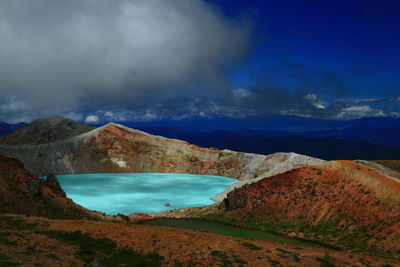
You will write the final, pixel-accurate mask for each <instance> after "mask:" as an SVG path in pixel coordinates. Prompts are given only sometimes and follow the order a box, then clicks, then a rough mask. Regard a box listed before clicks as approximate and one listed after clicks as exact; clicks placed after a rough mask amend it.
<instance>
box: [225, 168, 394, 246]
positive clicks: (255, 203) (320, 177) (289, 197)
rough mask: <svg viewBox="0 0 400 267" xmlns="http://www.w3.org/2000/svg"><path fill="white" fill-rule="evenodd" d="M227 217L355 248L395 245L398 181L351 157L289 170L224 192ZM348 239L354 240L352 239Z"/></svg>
mask: <svg viewBox="0 0 400 267" xmlns="http://www.w3.org/2000/svg"><path fill="white" fill-rule="evenodd" d="M220 210H221V211H222V214H223V215H224V216H225V217H226V218H231V219H232V220H235V221H242V222H245V224H246V223H247V224H249V225H256V226H260V227H262V225H263V224H266V223H267V224H269V226H270V227H275V229H277V230H280V231H283V232H287V233H291V232H292V234H294V235H298V236H304V235H306V237H308V238H312V239H317V240H321V241H324V242H331V243H335V244H339V245H344V246H349V247H352V248H356V249H362V246H364V248H363V249H366V247H367V246H370V248H371V249H372V248H374V247H377V248H378V249H382V250H385V251H391V252H396V251H399V250H400V234H399V233H400V181H399V180H397V179H395V178H392V177H390V176H386V175H383V174H381V173H378V172H376V171H374V170H372V169H371V168H368V167H367V166H365V165H363V164H360V163H356V162H353V161H333V162H328V163H326V164H324V165H320V166H310V167H303V168H299V169H294V170H290V171H288V172H286V173H282V174H278V175H275V176H272V177H269V178H265V179H261V180H259V181H257V182H255V183H252V184H247V185H244V186H242V187H241V188H237V189H235V190H233V191H231V192H229V193H228V195H227V198H226V199H225V200H224V201H223V203H222V204H221V205H220ZM352 242H353V243H354V244H352Z"/></svg>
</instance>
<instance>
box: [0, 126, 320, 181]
mask: <svg viewBox="0 0 400 267" xmlns="http://www.w3.org/2000/svg"><path fill="white" fill-rule="evenodd" d="M0 153H3V154H6V155H9V156H11V157H15V158H17V159H19V160H21V161H22V162H23V163H24V165H25V167H26V168H27V169H28V170H29V171H31V172H32V173H34V174H36V175H47V174H48V173H54V174H68V173H111V172H113V173H118V172H171V173H192V174H210V175H221V176H227V177H231V178H236V179H239V180H247V179H253V178H256V177H258V176H260V175H262V174H263V173H265V172H267V171H268V170H269V169H270V168H271V167H272V166H275V165H276V164H278V165H285V164H286V160H287V159H288V158H289V156H290V158H291V160H293V159H294V158H295V159H296V160H295V162H296V164H295V165H290V168H293V167H300V166H308V165H315V164H320V163H322V162H323V161H321V160H319V159H315V158H311V157H308V156H302V155H298V154H289V153H287V156H282V155H281V154H276V155H275V156H265V155H258V154H251V153H241V152H235V151H230V150H219V149H215V148H203V147H199V146H196V145H192V144H189V143H187V142H184V141H180V140H176V139H168V138H164V137H161V136H154V135H150V134H147V133H144V132H141V131H138V130H134V129H130V128H128V127H124V126H122V125H119V124H115V123H110V124H107V125H105V126H102V127H99V128H97V129H94V130H92V131H90V132H87V133H84V134H81V135H77V136H74V137H71V138H67V139H64V140H62V141H58V142H51V143H46V144H37V145H0ZM276 157H278V158H282V159H281V160H280V161H278V160H275V159H276ZM286 170H287V169H285V171H286Z"/></svg>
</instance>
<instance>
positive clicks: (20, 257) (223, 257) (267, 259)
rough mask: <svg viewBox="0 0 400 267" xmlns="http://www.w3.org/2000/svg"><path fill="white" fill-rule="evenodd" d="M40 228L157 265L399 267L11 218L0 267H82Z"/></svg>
mask: <svg viewBox="0 0 400 267" xmlns="http://www.w3.org/2000/svg"><path fill="white" fill-rule="evenodd" d="M1 218H8V219H9V218H12V220H16V221H22V222H23V224H22V226H23V227H21V225H20V224H16V226H12V227H10V226H9V225H8V224H7V222H6V221H5V220H2V219H1ZM25 224H26V225H27V226H28V227H26V226H25ZM43 230H45V231H47V230H50V231H64V232H73V231H76V230H79V231H81V232H82V233H87V234H88V235H89V236H91V237H93V238H96V239H97V238H107V239H110V240H113V241H115V243H116V244H117V247H119V248H128V249H132V250H134V251H137V252H142V253H146V254H147V253H157V254H159V255H161V256H162V257H163V258H164V260H163V262H162V266H380V267H381V266H400V262H398V261H394V260H390V259H382V258H376V257H371V256H366V255H361V254H356V253H351V252H345V251H335V250H330V249H323V248H314V247H308V246H300V245H293V244H284V243H279V242H273V241H264V240H254V239H245V238H236V237H229V236H223V235H216V234H210V233H204V232H198V231H192V230H186V229H178V228H169V227H159V226H148V225H129V224H122V223H108V222H96V221H84V220H50V219H45V218H40V217H25V216H14V215H0V266H84V262H83V261H82V260H80V259H79V258H77V257H76V253H77V251H78V248H77V247H75V246H72V245H70V244H67V243H65V242H62V241H58V240H55V239H52V238H50V237H48V236H47V235H44V234H41V231H43ZM7 264H8V265H7ZM323 264H334V265H323ZM385 264H386V265H385ZM388 264H389V265H388Z"/></svg>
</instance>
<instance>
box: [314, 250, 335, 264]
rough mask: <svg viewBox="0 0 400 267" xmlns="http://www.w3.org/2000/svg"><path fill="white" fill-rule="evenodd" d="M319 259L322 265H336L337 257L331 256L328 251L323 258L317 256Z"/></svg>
mask: <svg viewBox="0 0 400 267" xmlns="http://www.w3.org/2000/svg"><path fill="white" fill-rule="evenodd" d="M317 261H319V262H320V264H319V266H320V267H336V264H335V258H333V257H331V256H329V254H328V253H325V256H324V257H323V258H317Z"/></svg>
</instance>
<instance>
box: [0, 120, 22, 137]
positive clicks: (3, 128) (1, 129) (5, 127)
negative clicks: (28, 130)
mask: <svg viewBox="0 0 400 267" xmlns="http://www.w3.org/2000/svg"><path fill="white" fill-rule="evenodd" d="M27 125H28V124H27V123H24V122H20V123H16V124H9V123H5V122H0V136H3V135H6V134H9V133H11V132H14V131H15V130H18V129H20V128H23V127H25V126H27Z"/></svg>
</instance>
